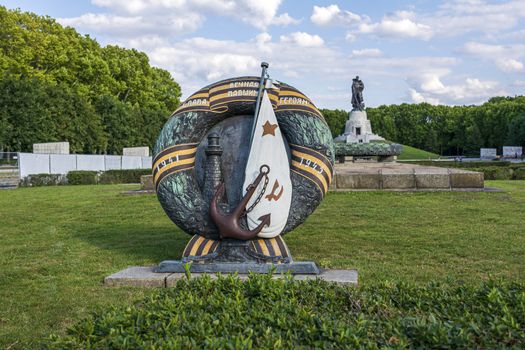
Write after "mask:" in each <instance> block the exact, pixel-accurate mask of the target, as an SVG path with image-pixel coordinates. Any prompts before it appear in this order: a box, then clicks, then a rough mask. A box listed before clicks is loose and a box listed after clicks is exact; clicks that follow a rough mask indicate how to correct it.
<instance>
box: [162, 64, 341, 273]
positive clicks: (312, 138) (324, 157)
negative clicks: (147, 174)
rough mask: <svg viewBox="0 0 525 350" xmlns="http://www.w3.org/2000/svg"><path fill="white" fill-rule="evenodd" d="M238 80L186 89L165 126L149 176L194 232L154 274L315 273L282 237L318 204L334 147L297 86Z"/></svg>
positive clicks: (176, 218) (173, 215)
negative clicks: (186, 271)
mask: <svg viewBox="0 0 525 350" xmlns="http://www.w3.org/2000/svg"><path fill="white" fill-rule="evenodd" d="M261 66H262V68H263V72H262V74H261V77H252V76H248V77H237V78H231V79H226V80H222V81H219V82H216V83H214V84H211V85H209V86H206V87H204V88H202V89H200V90H199V91H197V92H195V93H194V94H192V95H191V96H190V97H188V99H187V100H186V101H185V102H184V103H182V105H181V106H180V107H179V108H178V109H177V110H176V111H175V112H174V113H173V115H172V116H171V118H170V119H169V120H168V121H167V123H166V124H165V125H164V127H163V129H162V131H161V133H160V135H159V137H158V139H157V142H156V145H155V149H154V157H153V180H154V185H155V188H156V192H157V197H158V199H159V201H160V203H161V205H162V207H163V209H164V211H165V212H166V214H167V215H168V216H169V218H170V219H171V220H172V221H173V222H174V223H175V224H176V225H177V226H178V227H180V228H181V229H182V230H183V231H184V232H186V233H188V234H189V235H191V239H190V240H189V243H188V244H187V246H186V248H185V250H184V252H183V254H182V259H181V260H167V261H163V262H161V263H160V265H159V266H158V267H157V269H156V271H158V272H183V271H184V268H185V267H186V268H187V264H188V263H191V265H190V269H191V271H193V272H239V273H245V272H248V271H254V272H267V271H269V269H270V268H276V269H277V270H278V271H281V272H284V271H292V272H293V273H319V270H318V268H317V266H316V265H315V264H314V263H313V262H296V261H294V260H293V259H292V256H291V254H290V251H289V250H288V248H287V246H286V243H285V241H284V239H283V236H284V235H285V234H286V233H288V232H290V231H292V230H293V229H294V228H295V227H297V226H298V225H300V224H301V223H302V222H303V221H304V220H305V219H306V218H307V217H308V215H310V214H311V213H312V212H313V211H314V210H315V208H316V207H317V206H318V205H319V203H320V202H321V200H322V199H323V197H324V196H325V194H326V192H327V191H328V188H329V186H330V182H331V180H332V176H333V164H334V156H335V153H334V145H333V141H332V136H331V133H330V130H329V128H328V126H327V124H326V122H325V120H324V118H323V116H322V114H321V113H320V112H319V110H318V109H317V108H316V107H315V105H314V104H313V103H312V101H311V100H310V99H309V98H308V97H306V96H305V95H304V94H303V93H301V92H300V91H299V90H297V89H295V88H294V87H292V86H290V85H288V84H285V83H283V82H278V81H273V80H271V79H270V78H269V76H268V74H267V68H268V64H266V63H263V64H262V65H261Z"/></svg>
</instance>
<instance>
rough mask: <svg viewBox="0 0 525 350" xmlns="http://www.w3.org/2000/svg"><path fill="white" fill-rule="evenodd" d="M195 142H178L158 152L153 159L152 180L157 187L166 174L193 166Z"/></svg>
mask: <svg viewBox="0 0 525 350" xmlns="http://www.w3.org/2000/svg"><path fill="white" fill-rule="evenodd" d="M197 145H198V144H196V143H190V144H180V145H175V146H171V147H168V148H166V149H164V150H163V151H161V152H159V153H158V154H157V155H156V156H155V159H154V160H153V182H154V183H155V186H156V187H158V186H159V183H160V182H161V181H162V179H164V178H166V176H168V175H170V174H173V173H177V172H179V171H183V170H189V169H192V168H193V167H194V166H195V156H196V154H197Z"/></svg>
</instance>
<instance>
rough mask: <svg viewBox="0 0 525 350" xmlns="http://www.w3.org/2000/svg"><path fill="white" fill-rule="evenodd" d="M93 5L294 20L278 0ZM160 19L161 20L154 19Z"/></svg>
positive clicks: (261, 24) (139, 0) (259, 24)
mask: <svg viewBox="0 0 525 350" xmlns="http://www.w3.org/2000/svg"><path fill="white" fill-rule="evenodd" d="M92 2H93V4H94V5H97V6H100V7H105V8H107V9H110V10H113V11H114V12H116V13H119V14H128V15H141V16H146V17H149V16H151V17H155V16H157V15H164V14H166V13H178V14H179V15H180V16H181V17H184V16H185V15H186V14H188V13H200V14H205V13H207V12H208V13H209V12H211V13H213V14H215V15H220V16H228V17H232V18H235V19H238V20H240V21H242V22H244V23H247V24H249V25H252V26H254V27H256V28H260V29H265V28H266V27H268V26H270V25H290V24H298V23H299V22H300V21H299V20H297V19H295V18H293V17H292V16H290V15H289V14H288V13H282V14H278V10H279V7H280V5H281V3H282V0H265V1H259V0H237V1H233V0H92ZM158 23H162V22H158Z"/></svg>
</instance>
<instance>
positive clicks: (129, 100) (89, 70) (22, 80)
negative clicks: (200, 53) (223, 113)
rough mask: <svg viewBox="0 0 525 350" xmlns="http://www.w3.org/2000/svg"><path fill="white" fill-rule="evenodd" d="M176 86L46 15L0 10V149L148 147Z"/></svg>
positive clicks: (127, 54)
mask: <svg viewBox="0 0 525 350" xmlns="http://www.w3.org/2000/svg"><path fill="white" fill-rule="evenodd" d="M179 98H180V87H179V85H178V84H177V83H176V82H175V81H173V79H172V78H171V76H170V74H169V73H168V72H167V71H164V70H162V69H158V68H154V67H151V66H150V65H149V62H148V57H147V56H146V55H145V54H144V53H142V52H139V51H137V50H134V49H131V50H128V49H124V48H120V47H118V46H106V47H100V45H99V44H98V43H97V42H96V41H95V40H93V39H91V38H90V37H89V36H81V35H80V34H78V33H77V32H76V31H75V30H74V29H73V28H70V27H66V28H64V27H62V26H61V25H60V24H58V23H57V22H56V21H55V20H54V19H52V18H50V17H42V16H37V15H35V14H32V13H25V12H20V11H19V10H8V9H6V8H5V7H2V6H0V105H1V106H2V109H0V126H1V127H0V151H2V150H13V151H30V150H31V148H32V147H31V146H32V144H33V143H36V142H48V141H69V142H70V147H71V151H72V152H85V153H120V152H121V151H122V148H123V147H126V146H137V145H148V146H150V147H153V144H154V141H155V139H156V137H157V133H158V132H159V130H160V129H161V127H162V125H163V124H164V122H165V121H166V120H167V118H168V117H169V115H170V113H171V112H172V111H173V110H174V109H176V108H177V106H178V104H179Z"/></svg>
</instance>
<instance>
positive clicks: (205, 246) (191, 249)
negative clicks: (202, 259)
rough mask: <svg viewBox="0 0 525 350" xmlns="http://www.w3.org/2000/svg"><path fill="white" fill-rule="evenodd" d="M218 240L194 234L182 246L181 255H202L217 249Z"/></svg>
mask: <svg viewBox="0 0 525 350" xmlns="http://www.w3.org/2000/svg"><path fill="white" fill-rule="evenodd" d="M219 243H220V241H216V240H213V239H209V238H205V237H203V236H201V235H194V236H193V237H191V239H190V241H189V242H188V244H187V245H186V248H184V252H183V253H182V257H184V258H187V257H192V256H193V257H197V256H204V255H208V254H211V253H214V252H215V251H217V248H218V247H219Z"/></svg>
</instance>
